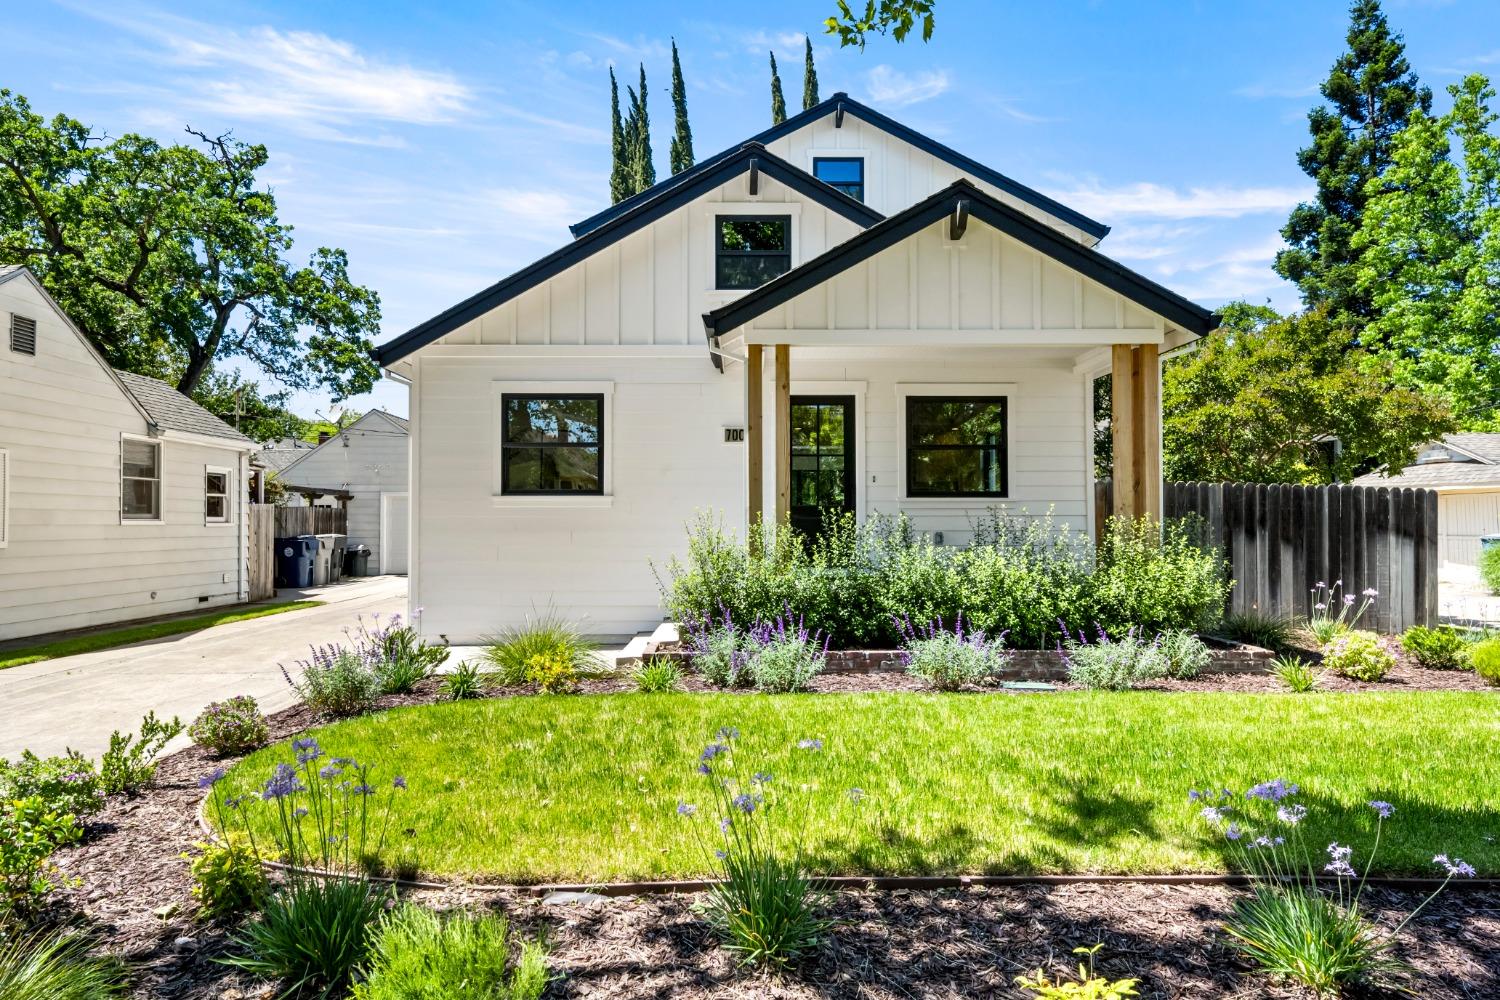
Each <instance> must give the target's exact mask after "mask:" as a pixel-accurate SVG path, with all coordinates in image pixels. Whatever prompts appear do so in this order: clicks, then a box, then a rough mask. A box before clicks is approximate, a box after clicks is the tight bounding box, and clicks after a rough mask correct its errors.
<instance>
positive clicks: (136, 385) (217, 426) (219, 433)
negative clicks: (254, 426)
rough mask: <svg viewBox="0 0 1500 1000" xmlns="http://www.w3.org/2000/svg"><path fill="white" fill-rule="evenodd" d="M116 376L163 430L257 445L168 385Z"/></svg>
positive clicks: (144, 378)
mask: <svg viewBox="0 0 1500 1000" xmlns="http://www.w3.org/2000/svg"><path fill="white" fill-rule="evenodd" d="M115 374H117V375H118V376H119V377H120V381H122V382H124V383H125V388H126V389H128V390H129V391H130V394H131V395H132V396H134V397H135V398H136V400H138V401H139V402H140V404H141V406H142V407H144V408H145V410H146V412H147V413H149V414H150V415H151V420H152V422H153V423H155V424H156V426H158V427H160V428H161V429H162V430H165V431H181V432H182V433H184V434H201V435H203V436H204V437H212V438H221V439H223V440H225V441H233V442H235V443H237V444H246V445H253V444H254V443H255V442H253V441H251V440H250V439H249V438H247V437H246V436H245V435H243V434H241V433H240V432H239V431H237V430H235V429H234V428H233V427H230V426H229V425H228V424H226V423H225V422H224V421H222V420H220V419H219V418H218V417H216V416H214V415H213V414H212V413H209V412H208V411H207V410H205V409H204V408H203V407H201V406H199V405H198V404H197V403H195V402H193V401H192V400H191V399H189V398H188V397H186V396H184V395H183V394H182V393H180V392H178V391H177V390H176V389H174V388H172V387H171V386H170V385H167V383H165V382H161V381H158V380H157V379H154V378H150V377H149V376H146V375H137V374H135V373H134V372H125V371H120V370H119V369H116V371H115Z"/></svg>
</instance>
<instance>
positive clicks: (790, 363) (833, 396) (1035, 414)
mask: <svg viewBox="0 0 1500 1000" xmlns="http://www.w3.org/2000/svg"><path fill="white" fill-rule="evenodd" d="M1107 232H1108V228H1107V227H1105V226H1103V225H1101V224H1100V223H1098V222H1095V221H1094V220H1092V219H1089V218H1087V217H1086V216H1084V215H1082V214H1081V213H1079V212H1076V211H1074V210H1072V209H1070V208H1068V207H1066V206H1064V205H1060V204H1058V203H1057V202H1055V201H1053V200H1052V199H1050V198H1047V197H1046V196H1044V195H1042V194H1039V193H1038V192H1036V191H1033V190H1032V189H1030V188H1028V187H1026V186H1024V185H1022V184H1019V183H1018V182H1016V181H1014V180H1012V179H1010V178H1008V177H1006V176H1004V175H1002V174H1000V173H998V172H996V171H995V170H992V169H990V168H988V167H985V166H983V165H982V164H979V163H977V162H975V161H973V160H971V159H969V158H967V157H965V156H963V155H962V154H959V153H957V152H955V151H953V150H952V149H949V148H948V147H946V146H944V145H942V144H940V143H938V142H935V141H934V140H932V139H930V138H928V137H926V136H923V135H921V134H919V133H917V132H915V131H913V130H911V129H909V128H907V127H906V126H903V125H901V124H900V123H898V122H895V121H893V120H891V119H890V118H888V117H886V116H885V115H882V114H880V113H879V112H876V111H874V110H872V109H871V108H868V107H866V106H864V105H863V104H860V103H859V102H857V101H854V100H852V99H851V98H849V97H848V96H847V95H845V94H835V95H834V96H833V97H832V98H830V99H829V100H827V101H824V102H823V103H822V104H819V105H817V106H816V107H814V108H811V109H809V110H807V111H804V112H803V113H801V114H799V115H797V116H796V117H794V118H790V119H788V120H787V121H786V122H784V123H783V124H781V125H778V126H775V127H774V128H772V129H770V130H768V131H766V132H763V133H761V134H760V135H758V136H756V137H755V138H754V139H752V140H750V141H748V142H746V143H744V144H742V145H740V146H737V147H735V148H732V149H729V150H726V151H725V152H723V153H720V154H718V155H716V156H713V157H710V158H708V159H706V160H704V161H702V162H701V163H699V164H697V165H696V166H694V167H692V168H690V169H688V170H686V171H683V172H682V173H680V174H678V175H676V176H674V177H671V178H669V179H667V180H665V181H663V182H662V183H660V184H658V185H656V186H655V187H653V188H651V189H650V190H648V191H645V192H642V193H641V194H639V195H636V196H635V197H633V198H630V199H627V200H626V201H623V202H621V203H620V204H618V205H615V206H613V207H612V208H609V209H607V210H605V211H603V212H601V213H600V214H598V215H596V216H594V217H592V218H590V219H588V220H585V221H584V222H581V223H579V224H578V225H576V226H574V227H573V233H574V236H575V239H574V241H573V242H572V243H571V244H569V245H568V246H565V247H563V248H562V249H561V250H558V251H557V252H555V253H553V254H550V255H549V256H547V257H544V258H542V259H541V260H539V261H537V262H536V263H534V264H532V265H530V266H529V267H526V268H524V269H522V270H521V271H519V272H517V273H516V274H513V275H511V276H510V277H508V278H505V279H503V280H502V281H500V282H498V283H496V284H495V285H493V286H491V287H489V288H487V289H485V290H483V291H481V292H479V293H477V294H475V295H474V296H472V297H470V298H469V299H466V300H465V301H463V302H460V303H458V304H456V305H454V306H453V307H452V308H450V309H448V310H447V311H445V312H444V313H442V314H441V315H439V316H437V317H435V318H433V319H431V320H429V321H427V322H425V323H423V324H421V325H420V326H418V327H416V328H414V329H413V330H411V331H409V332H407V333H405V334H403V335H402V336H400V337H397V338H395V339H394V340H392V341H390V342H388V343H387V344H385V345H383V346H381V347H380V348H378V349H377V350H376V357H377V358H378V360H379V361H380V363H381V364H382V366H383V367H384V368H385V369H386V370H387V371H388V372H390V373H391V374H392V375H393V376H394V377H397V378H399V379H401V380H403V381H406V382H408V383H410V386H411V390H410V398H411V417H412V435H413V436H412V472H413V474H412V491H411V508H412V525H413V546H412V552H413V562H412V567H411V583H410V588H409V590H410V595H411V598H410V599H411V601H412V604H413V605H414V606H417V605H420V606H422V607H423V608H424V616H423V627H424V630H425V631H427V632H429V633H432V634H440V635H446V636H448V637H449V638H450V639H451V640H453V641H455V642H458V641H468V640H473V639H475V638H477V637H479V636H482V635H484V634H486V633H490V632H493V631H494V630H495V629H497V628H498V627H500V626H502V625H506V624H512V623H516V622H519V621H522V620H524V619H525V617H526V616H527V615H528V614H530V613H532V612H533V611H545V610H547V609H548V607H549V606H550V607H552V608H554V609H555V610H557V611H558V612H560V613H562V614H564V615H568V616H571V617H574V618H577V619H579V620H581V621H582V622H583V625H584V627H585V628H586V629H587V630H588V631H590V632H593V633H596V634H601V635H625V634H630V633H634V632H637V631H639V630H642V629H647V628H650V627H651V626H652V625H653V624H654V623H655V622H658V621H660V620H661V610H660V606H659V603H658V591H657V585H656V580H655V577H654V575H653V572H652V567H651V563H652V562H653V561H655V562H656V563H657V564H658V565H659V564H660V563H661V562H662V561H664V560H666V559H667V558H669V557H670V556H672V555H674V554H677V553H681V552H683V551H684V549H685V542H686V534H685V527H686V525H687V524H688V522H689V521H690V520H691V519H692V518H693V517H694V516H695V512H698V511H704V510H708V511H716V512H718V513H719V514H720V515H721V516H722V517H723V518H724V520H725V522H726V524H727V525H728V526H729V527H730V528H731V529H733V530H736V531H738V532H743V530H744V528H745V526H746V524H747V523H749V522H753V521H754V520H757V519H765V520H768V521H769V520H773V519H774V520H777V521H779V520H783V519H787V520H790V521H791V523H792V524H793V525H796V526H797V527H798V528H800V529H801V530H805V531H817V530H818V528H819V510H820V509H827V508H833V509H840V510H847V511H849V512H852V513H854V514H855V515H857V516H859V517H866V516H868V515H871V514H873V513H875V512H884V513H890V514H894V513H897V512H905V513H906V514H908V515H910V517H911V519H912V521H913V522H914V524H915V526H916V527H917V528H918V529H920V530H922V531H926V532H931V533H933V534H934V535H936V534H938V533H941V535H942V540H943V542H944V544H963V543H964V542H965V541H967V539H968V538H969V537H970V528H971V523H972V519H973V518H975V517H976V516H977V515H980V514H982V513H983V512H984V511H985V510H986V509H987V508H990V507H994V506H1000V505H1004V506H1006V507H1008V508H1009V509H1010V510H1011V511H1013V512H1016V513H1021V512H1025V513H1029V514H1030V515H1034V516H1035V515H1043V514H1047V513H1049V512H1050V513H1051V514H1052V515H1053V516H1054V517H1055V518H1056V519H1058V520H1060V521H1062V522H1064V523H1066V524H1068V525H1071V526H1072V527H1073V528H1076V529H1077V530H1078V531H1081V532H1087V531H1089V530H1091V528H1090V525H1091V508H1092V504H1093V483H1092V475H1093V473H1092V470H1093V455H1092V450H1093V419H1092V392H1091V388H1092V381H1093V379H1094V378H1095V377H1096V376H1099V375H1102V374H1105V373H1108V372H1112V373H1113V375H1114V384H1115V391H1114V401H1115V406H1116V412H1115V418H1114V421H1113V425H1114V433H1115V434H1116V443H1117V446H1116V447H1115V450H1114V453H1115V456H1116V466H1115V470H1114V471H1115V480H1116V482H1117V483H1120V484H1123V485H1122V487H1121V488H1117V489H1116V491H1115V505H1116V508H1117V509H1118V510H1119V511H1120V512H1122V513H1132V512H1137V511H1142V512H1144V511H1159V509H1160V381H1159V379H1160V367H1159V357H1158V355H1159V352H1160V351H1162V350H1167V349H1170V348H1172V347H1175V346H1177V345H1180V344H1183V343H1187V342H1189V341H1191V340H1192V339H1194V338H1196V337H1198V336H1201V335H1203V334H1205V333H1207V332H1208V331H1210V330H1212V329H1213V328H1214V327H1215V326H1216V325H1217V322H1218V317H1216V316H1215V315H1214V314H1213V313H1211V312H1210V311H1209V310H1207V309H1204V308H1202V307H1200V306H1197V305H1195V304H1193V303H1192V302H1189V301H1187V300H1186V299H1184V298H1182V297H1181V296H1179V295H1176V294H1174V293H1172V292H1170V291H1168V290H1167V289H1165V288H1163V287H1161V286H1160V285H1158V284H1156V283H1155V282H1152V281H1150V280H1148V279H1146V278H1144V277H1142V276H1140V275H1138V274H1136V273H1134V272H1132V271H1130V270H1129V269H1127V268H1125V267H1124V266H1122V265H1120V264H1118V263H1115V262H1114V261H1112V260H1110V259H1109V258H1107V257H1105V256H1103V255H1102V254H1100V253H1099V252H1098V251H1096V250H1094V249H1093V247H1094V245H1095V244H1096V243H1098V242H1099V240H1100V239H1101V238H1103V236H1104V235H1105V233H1107Z"/></svg>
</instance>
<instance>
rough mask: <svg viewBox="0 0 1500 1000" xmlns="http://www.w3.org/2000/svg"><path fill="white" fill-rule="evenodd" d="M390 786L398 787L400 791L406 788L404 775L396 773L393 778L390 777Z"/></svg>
mask: <svg viewBox="0 0 1500 1000" xmlns="http://www.w3.org/2000/svg"><path fill="white" fill-rule="evenodd" d="M391 787H392V788H399V789H401V790H402V791H405V790H406V777H405V775H400V774H398V775H396V776H395V777H394V778H392V779H391Z"/></svg>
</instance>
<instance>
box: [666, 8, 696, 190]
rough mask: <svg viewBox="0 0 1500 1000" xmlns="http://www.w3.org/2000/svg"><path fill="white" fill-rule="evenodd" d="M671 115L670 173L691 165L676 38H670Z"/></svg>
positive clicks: (690, 139) (690, 138)
mask: <svg viewBox="0 0 1500 1000" xmlns="http://www.w3.org/2000/svg"><path fill="white" fill-rule="evenodd" d="M672 116H673V118H674V119H675V120H676V126H677V128H676V131H675V132H674V133H673V134H672V150H671V152H672V173H674V174H680V173H682V172H683V171H684V170H686V169H687V168H688V167H691V166H692V165H693V127H692V126H691V125H689V124H688V113H687V85H686V84H684V83H683V82H682V63H680V62H678V61H677V39H675V38H674V39H672Z"/></svg>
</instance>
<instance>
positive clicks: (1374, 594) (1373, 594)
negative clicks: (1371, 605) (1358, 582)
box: [1360, 587, 1380, 598]
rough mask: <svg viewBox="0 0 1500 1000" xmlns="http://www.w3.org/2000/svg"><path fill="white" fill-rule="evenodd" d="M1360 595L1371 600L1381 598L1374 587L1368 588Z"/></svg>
mask: <svg viewBox="0 0 1500 1000" xmlns="http://www.w3.org/2000/svg"><path fill="white" fill-rule="evenodd" d="M1360 593H1361V594H1363V595H1365V596H1366V597H1371V598H1374V597H1379V596H1380V591H1378V590H1376V589H1375V588H1374V587H1366V588H1365V589H1364V590H1361V591H1360Z"/></svg>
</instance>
